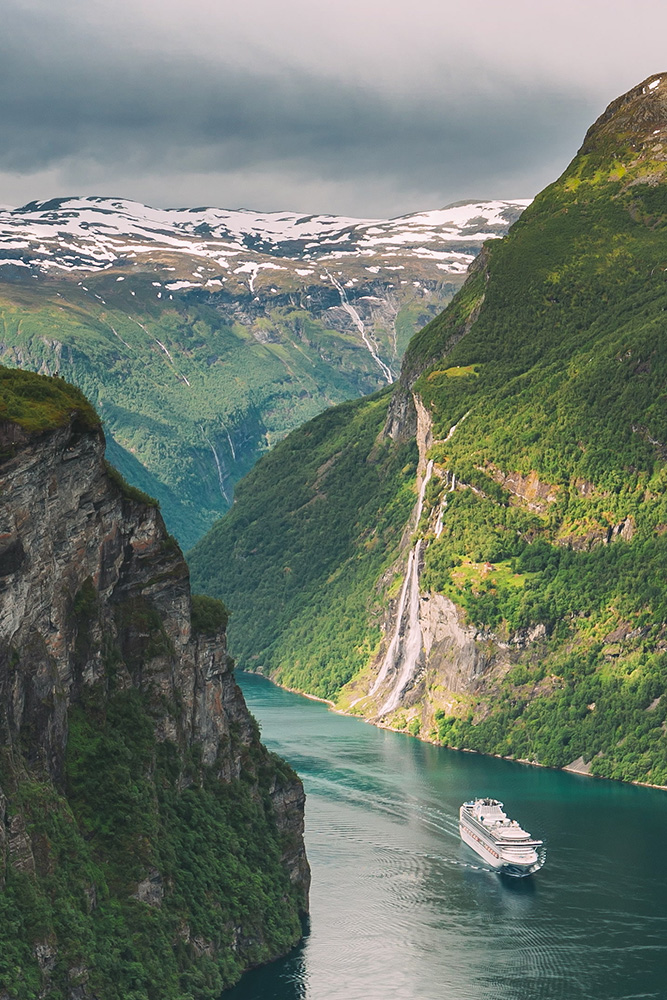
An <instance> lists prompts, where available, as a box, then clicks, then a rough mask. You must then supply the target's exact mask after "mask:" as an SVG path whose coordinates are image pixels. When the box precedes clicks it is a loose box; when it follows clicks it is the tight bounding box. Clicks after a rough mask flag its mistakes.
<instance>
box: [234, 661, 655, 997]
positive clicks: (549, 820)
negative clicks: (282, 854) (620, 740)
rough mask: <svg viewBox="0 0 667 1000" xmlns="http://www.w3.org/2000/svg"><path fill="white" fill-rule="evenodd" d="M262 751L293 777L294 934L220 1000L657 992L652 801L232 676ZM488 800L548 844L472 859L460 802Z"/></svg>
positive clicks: (616, 786) (642, 791) (620, 787)
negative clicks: (298, 873)
mask: <svg viewBox="0 0 667 1000" xmlns="http://www.w3.org/2000/svg"><path fill="white" fill-rule="evenodd" d="M238 679H239V682H240V684H241V687H242V688H243V691H244V694H245V697H246V700H247V702H248V706H249V708H250V710H251V712H252V713H253V714H254V715H255V717H256V718H257V720H258V721H259V723H260V725H261V728H262V739H263V741H264V742H265V743H266V745H267V746H268V747H269V748H270V749H272V750H274V751H276V752H277V753H279V754H281V755H282V756H284V757H285V758H286V759H287V760H288V761H289V762H290V763H291V764H292V766H293V767H294V768H295V769H296V770H297V771H298V773H299V774H300V775H301V778H302V779H303V782H304V785H305V789H306V794H307V804H306V847H307V851H308V856H309V859H310V863H311V867H312V873H313V883H312V892H311V919H310V929H309V933H308V935H307V937H306V939H305V941H304V944H303V945H302V946H301V947H300V948H299V949H298V950H297V951H295V952H293V953H292V954H291V955H289V956H288V957H287V958H286V959H283V960H281V961H279V962H276V963H273V964H272V965H269V966H266V967H264V968H262V969H257V970H254V971H253V972H250V973H248V974H247V975H246V976H245V977H244V979H243V980H242V981H241V983H239V985H238V986H237V987H236V988H235V989H234V990H232V991H230V992H229V993H226V994H224V997H225V1000H630V998H639V997H641V998H648V997H650V998H661V1000H662V998H665V997H667V894H666V890H667V851H666V850H665V839H666V834H667V793H666V792H662V791H659V790H655V789H650V788H639V787H634V786H631V785H624V784H621V783H619V782H612V781H602V780H595V779H592V778H586V777H584V776H580V775H575V774H568V773H565V772H559V771H552V770H548V769H546V768H538V767H530V766H528V765H521V764H515V763H511V762H509V761H505V760H499V759H496V758H492V757H484V756H481V755H477V754H468V753H462V752H457V751H452V750H445V749H442V748H439V747H434V746H431V745H429V744H425V743H420V742H419V741H418V740H415V739H412V738H411V737H409V736H404V735H402V734H398V733H392V732H388V731H386V730H381V729H376V728H374V727H373V726H370V725H368V724H366V723H364V722H361V721H359V720H356V719H352V718H347V717H345V716H340V715H337V714H336V713H334V712H331V711H329V709H328V708H327V707H326V706H325V705H323V704H320V703H318V702H313V701H310V700H308V699H305V698H302V697H299V696H298V695H293V694H290V693H289V692H286V691H283V690H281V689H280V688H277V687H275V686H274V685H272V684H271V683H270V682H268V681H266V680H265V679H263V678H261V677H257V676H254V675H250V674H239V676H238ZM478 795H491V796H494V797H496V798H499V799H501V800H503V801H504V803H505V806H506V809H507V811H508V813H509V815H510V816H512V817H513V818H515V819H517V820H519V821H520V822H521V823H522V824H524V825H525V827H526V828H527V829H528V830H529V831H530V832H531V833H532V834H533V835H534V836H540V837H543V838H544V840H545V841H546V843H547V846H548V855H547V862H546V865H545V867H544V868H543V869H542V871H541V872H539V873H538V874H537V875H536V876H535V877H533V878H528V879H518V880H513V879H507V878H504V877H501V876H498V875H497V874H495V873H493V872H490V871H487V870H485V869H484V866H483V862H482V861H481V859H479V858H478V857H477V856H476V855H475V854H474V853H473V852H472V851H470V850H469V848H467V847H466V846H465V845H463V844H461V843H460V840H459V836H458V809H459V806H460V804H461V803H462V802H463V801H464V800H465V799H467V798H471V797H474V796H478Z"/></svg>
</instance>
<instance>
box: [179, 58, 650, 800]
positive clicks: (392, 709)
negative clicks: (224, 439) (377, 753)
mask: <svg viewBox="0 0 667 1000" xmlns="http://www.w3.org/2000/svg"><path fill="white" fill-rule="evenodd" d="M666 309H667V74H661V75H657V76H654V77H650V78H649V79H647V80H646V81H644V82H643V83H642V84H640V85H639V86H638V87H635V88H634V89H633V90H631V91H630V92H629V93H627V94H625V95H623V96H622V97H620V98H619V99H618V100H616V101H614V102H613V103H612V104H611V105H610V106H609V108H608V109H607V110H606V111H605V113H604V114H603V115H602V116H601V117H600V118H599V119H598V121H597V122H595V124H594V125H593V126H592V127H591V129H590V130H589V132H588V133H587V135H586V138H585V140H584V143H583V145H582V147H581V149H580V151H579V153H578V154H577V156H576V157H575V158H574V160H573V161H572V163H571V164H570V165H569V167H568V168H567V169H566V170H565V172H564V173H563V175H562V176H561V177H560V178H559V179H558V180H557V181H556V182H555V183H554V184H552V185H551V186H549V187H548V188H546V190H545V191H543V192H542V193H541V194H540V195H539V196H538V197H537V198H536V199H535V201H534V202H533V203H532V204H531V205H530V207H529V208H527V209H526V211H525V212H524V213H523V215H522V216H521V218H520V219H519V220H518V221H517V222H516V223H515V224H514V226H513V227H512V228H511V230H510V232H509V234H508V235H507V236H506V237H505V238H504V239H502V240H498V241H495V242H493V243H487V244H486V246H485V247H484V249H483V251H482V253H481V254H480V255H479V256H478V257H477V258H476V260H475V261H474V263H473V264H472V266H471V268H470V272H469V276H468V278H467V280H466V283H465V285H464V286H463V288H462V289H461V291H460V292H459V293H458V294H457V296H456V297H455V298H454V300H453V301H452V303H451V304H450V305H449V306H448V307H447V308H446V309H445V310H444V312H443V313H442V314H441V315H440V316H438V317H437V318H436V319H434V320H433V321H431V322H430V323H429V324H427V325H426V327H425V328H424V329H423V330H421V331H420V332H419V333H418V334H417V335H416V336H415V337H414V338H413V339H412V341H411V343H410V346H409V348H408V351H407V352H406V355H405V357H404V360H403V366H402V373H401V378H400V380H399V382H398V383H397V385H396V386H395V387H394V388H393V389H389V390H385V391H384V392H382V393H380V394H379V395H377V394H376V395H375V396H372V397H370V398H369V399H367V400H363V401H358V402H354V403H349V404H347V406H346V407H343V408H337V409H334V410H331V411H329V412H327V413H324V414H322V415H321V416H320V417H318V418H316V419H315V420H314V421H312V422H310V423H309V424H307V425H305V426H304V427H303V428H301V429H300V430H299V431H297V432H295V433H293V434H291V435H290V436H289V437H288V438H287V439H286V440H285V441H284V442H282V443H281V444H280V445H279V446H277V447H276V449H275V450H274V451H273V452H272V453H271V454H270V455H269V456H267V458H266V459H264V460H262V461H261V462H260V463H259V464H258V465H257V466H256V467H255V469H254V470H253V472H252V473H251V474H250V475H249V476H248V477H247V478H246V479H245V480H244V482H243V483H241V484H239V487H238V491H237V502H236V503H235V506H234V508H233V510H232V511H231V512H230V513H229V514H228V515H227V516H226V517H225V518H223V519H222V520H221V521H219V522H218V523H217V524H216V525H215V527H214V528H213V529H212V530H211V532H210V533H209V534H208V535H207V536H206V537H205V538H204V539H203V540H202V542H201V543H200V544H199V545H197V546H196V547H195V549H194V551H193V553H192V554H191V556H192V558H191V569H192V573H193V579H194V580H195V581H196V583H197V586H198V587H200V588H202V589H204V590H206V591H207V592H209V593H211V594H215V595H217V596H224V598H225V600H227V601H228V603H229V605H230V608H231V609H232V612H233V617H232V631H231V633H230V639H231V643H232V649H233V651H234V652H235V654H236V655H237V656H238V657H239V660H240V662H241V663H242V665H243V666H244V667H249V668H252V669H258V670H262V671H264V672H266V673H268V674H270V675H271V676H272V677H274V678H275V679H276V680H278V682H279V683H282V684H285V685H287V686H290V687H295V688H299V689H300V690H303V691H306V692H309V693H313V694H316V695H319V696H320V697H326V698H329V699H332V700H334V701H335V703H336V704H337V705H338V706H339V707H341V708H343V709H345V710H347V711H350V712H353V713H358V714H360V715H362V716H364V717H365V718H367V719H369V720H371V721H374V722H376V723H378V724H380V725H390V726H393V727H395V728H399V729H400V728H404V729H407V730H408V731H409V732H411V733H414V734H415V735H421V736H422V737H424V738H426V739H433V740H437V741H439V742H442V743H445V744H447V745H450V746H455V747H465V748H469V749H475V750H479V751H483V752H488V753H496V754H502V755H504V756H509V757H514V758H519V759H522V760H528V761H534V762H539V763H542V764H547V765H550V766H555V767H564V766H570V767H573V768H575V769H577V770H580V771H582V772H585V773H593V774H598V775H602V776H606V777H613V778H622V779H626V780H637V781H647V782H650V783H653V784H660V785H665V784H667V736H666V727H667V721H666V720H667V695H666V694H665V690H666V688H667V624H666V623H667V599H666V598H667V592H666V591H665V583H664V581H665V572H666V570H667V498H666V493H665V487H666V486H667V469H666V468H665V460H666V458H667V406H666V403H667V398H666V396H665V384H666V382H667V347H666V344H665V336H664V315H665V310H666Z"/></svg>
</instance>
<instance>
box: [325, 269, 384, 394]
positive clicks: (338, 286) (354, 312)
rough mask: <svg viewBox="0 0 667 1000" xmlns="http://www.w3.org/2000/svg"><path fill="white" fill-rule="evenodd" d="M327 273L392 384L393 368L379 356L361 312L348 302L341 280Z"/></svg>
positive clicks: (362, 337) (374, 359) (372, 354)
mask: <svg viewBox="0 0 667 1000" xmlns="http://www.w3.org/2000/svg"><path fill="white" fill-rule="evenodd" d="M326 274H327V276H328V277H329V278H331V281H332V283H333V286H334V288H335V289H336V290H337V292H338V294H339V295H340V304H341V305H342V307H343V309H344V310H345V312H346V313H347V314H348V316H350V317H351V319H352V322H353V323H354V325H355V326H356V328H357V330H358V331H359V333H360V334H361V339H362V340H363V342H364V344H365V345H366V347H367V348H368V350H369V352H370V355H371V357H372V358H373V361H375V363H376V364H377V365H378V367H379V368H380V370H381V371H382V374H383V375H384V377H385V378H386V380H387V385H391V384H392V382H393V381H394V373H393V372H392V370H391V368H389V366H388V365H386V364H385V363H384V361H383V360H382V359H381V358H379V357H378V353H377V342H376V343H375V344H373V342H372V341H371V339H370V337H369V336H368V334H367V333H366V327H365V326H364V321H363V320H362V318H361V316H360V315H359V313H358V312H357V310H356V309H355V308H354V306H352V305H350V303H349V302H348V299H347V293H346V291H345V289H344V288H343V286H342V285H341V283H340V281H337V280H336V279H335V278H334V276H333V274H330V273H329V272H328V271H327V272H326Z"/></svg>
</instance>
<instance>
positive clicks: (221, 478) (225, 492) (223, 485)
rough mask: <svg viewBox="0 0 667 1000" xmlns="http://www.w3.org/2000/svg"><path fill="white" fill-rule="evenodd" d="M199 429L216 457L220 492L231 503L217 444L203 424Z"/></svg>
mask: <svg viewBox="0 0 667 1000" xmlns="http://www.w3.org/2000/svg"><path fill="white" fill-rule="evenodd" d="M199 429H200V431H201V432H202V434H203V436H204V440H205V441H206V443H207V445H208V446H209V448H210V449H211V451H212V452H213V458H214V459H215V465H216V468H217V470H218V483H219V484H220V493H221V495H222V496H223V497H224V498H225V500H226V501H227V503H229V497H228V496H227V491H226V489H225V481H224V477H223V474H222V465H221V464H220V458H219V457H218V453H217V451H216V450H215V446H214V445H213V443H212V441H210V440H209V438H208V437H207V435H206V431H205V430H204V428H203V426H202V424H200V425H199Z"/></svg>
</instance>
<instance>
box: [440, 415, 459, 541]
mask: <svg viewBox="0 0 667 1000" xmlns="http://www.w3.org/2000/svg"><path fill="white" fill-rule="evenodd" d="M454 427H455V428H456V424H454ZM445 475H446V477H447V478H446V479H445V483H446V484H448V483H449V473H448V472H447V473H445ZM455 489H456V474H455V473H452V481H451V484H450V485H449V489H448V490H447V493H445V495H444V497H443V498H442V502H441V503H440V510H439V511H438V519H437V521H436V522H435V537H436V538H440V535H441V534H442V529H443V527H444V523H443V519H444V516H445V511H446V510H447V494H448V493H453V492H454V490H455Z"/></svg>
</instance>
